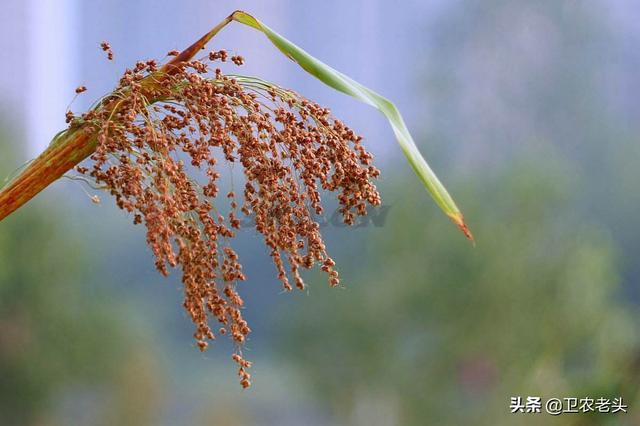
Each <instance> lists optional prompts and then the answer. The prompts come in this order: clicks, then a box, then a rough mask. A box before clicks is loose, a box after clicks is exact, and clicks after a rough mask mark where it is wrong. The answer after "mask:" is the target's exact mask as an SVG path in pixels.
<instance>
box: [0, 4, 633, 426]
mask: <svg viewBox="0 0 640 426" xmlns="http://www.w3.org/2000/svg"><path fill="white" fill-rule="evenodd" d="M44 3H47V2H42V3H40V2H35V4H34V2H24V3H22V2H17V1H9V2H7V3H6V4H5V5H3V6H2V7H3V8H5V10H4V12H5V13H4V14H3V16H4V17H3V18H2V19H4V20H5V21H6V22H5V23H6V25H5V26H4V27H3V28H4V30H3V31H5V33H4V34H3V35H4V36H5V37H4V41H3V44H2V45H1V46H0V47H2V49H0V50H2V51H3V57H2V59H3V63H5V64H6V63H8V61H10V60H12V59H11V58H12V52H13V53H15V54H18V53H20V52H24V50H20V49H22V48H24V49H27V50H28V49H34V47H33V46H34V44H33V43H32V42H30V41H28V40H31V38H33V37H34V36H33V34H32V32H33V31H35V30H33V25H35V24H34V22H38V19H43V18H42V17H40V18H38V16H39V15H38V13H39V12H38V8H39V7H40V6H42V5H43V4H44ZM54 3H55V2H54ZM151 3H153V5H154V7H153V8H152V9H148V8H145V5H146V6H149V5H151ZM184 3H185V4H184V5H182V6H180V7H178V6H176V5H175V4H174V2H169V1H159V2H151V1H143V2H140V3H139V4H138V3H137V5H136V6H131V7H129V6H128V3H126V2H122V1H111V2H109V1H96V2H91V3H90V4H85V3H83V2H79V1H73V0H65V1H62V2H59V3H57V4H54V5H53V6H48V7H53V8H54V9H55V10H58V12H59V13H61V14H63V15H64V16H67V15H68V16H67V17H69V16H71V17H74V18H73V19H72V20H71V22H73V23H74V25H72V26H70V27H68V28H66V30H65V31H67V32H68V34H67V36H68V37H69V40H72V41H73V43H75V44H74V46H75V47H77V48H78V51H79V52H83V53H82V54H69V55H70V56H69V57H68V59H69V61H71V62H70V64H71V65H69V67H70V68H69V69H70V70H72V71H73V72H74V74H73V75H74V76H76V77H77V81H76V80H73V79H72V80H73V81H70V82H68V84H71V86H70V87H69V88H68V90H67V92H65V93H66V94H72V93H73V87H75V86H77V85H79V84H81V83H84V84H87V86H89V88H90V93H92V94H91V95H88V96H87V97H86V98H85V99H84V100H80V101H79V103H75V104H74V107H73V108H74V109H76V110H81V109H82V108H83V107H86V104H87V103H89V102H90V100H92V99H89V98H92V97H94V98H95V97H97V96H98V95H100V94H101V92H100V90H102V91H106V90H108V89H109V87H111V86H112V84H113V83H114V82H115V81H116V79H117V77H118V75H119V72H120V71H121V70H122V69H123V68H124V67H126V66H127V65H129V64H130V63H131V62H133V61H135V60H136V59H138V58H139V57H143V56H145V55H146V56H151V55H156V56H162V54H163V53H164V52H166V51H167V50H169V49H172V48H180V47H183V45H185V44H186V43H188V41H190V40H192V39H194V38H195V37H197V36H198V35H199V34H200V33H201V32H204V31H205V30H206V29H208V28H207V27H208V26H211V25H212V24H213V23H215V22H217V21H218V20H219V19H220V18H221V17H222V16H224V15H226V14H227V13H228V12H230V11H231V10H233V9H234V8H237V7H242V8H244V9H246V10H248V11H252V12H255V14H256V15H257V16H258V17H260V18H263V20H264V21H266V22H267V23H268V24H269V25H271V26H272V27H274V28H275V29H277V30H279V31H281V32H282V33H284V34H285V35H286V36H288V37H290V38H291V39H292V40H294V41H297V42H299V43H300V44H301V45H302V46H303V47H305V48H306V49H308V50H309V51H310V52H312V53H314V54H317V55H318V56H319V57H320V58H322V59H323V60H326V61H327V62H329V63H331V64H335V65H336V67H337V68H338V69H341V70H343V71H345V72H346V73H347V74H349V75H352V76H353V77H355V78H356V79H358V80H361V81H362V82H363V83H365V84H367V85H370V86H371V87H373V88H376V89H380V91H381V92H382V93H384V94H386V95H388V96H389V97H390V98H392V99H393V100H395V101H397V103H398V105H399V107H400V109H401V110H402V111H403V112H405V113H406V116H407V121H408V123H409V127H410V128H411V129H412V131H413V132H414V135H415V136H416V139H417V140H418V141H419V145H420V147H421V149H422V151H423V153H425V155H426V156H427V158H428V159H429V160H430V162H431V164H432V165H433V166H434V168H435V169H436V171H437V172H438V173H439V175H440V176H441V177H442V179H443V180H444V181H445V183H446V184H447V186H448V187H449V189H450V191H451V192H452V193H453V194H454V196H455V198H456V199H457V200H458V202H459V204H460V206H461V207H462V209H463V211H464V212H465V215H466V218H467V220H468V222H469V225H470V226H471V228H472V230H473V231H474V233H475V235H476V239H477V246H476V247H472V246H470V244H469V243H468V242H467V241H465V240H464V238H463V237H462V236H461V235H459V233H458V232H457V231H456V230H455V228H454V227H453V226H452V225H451V224H450V223H449V222H448V220H447V219H446V218H445V217H443V215H442V214H441V213H439V212H438V211H437V208H436V207H435V205H434V204H433V202H432V201H431V200H430V199H429V197H428V195H427V194H426V193H425V191H424V189H423V188H422V187H421V185H420V183H419V182H418V180H417V179H416V178H415V177H414V175H413V172H412V171H411V170H410V168H409V167H408V166H407V165H406V163H405V162H404V159H403V158H402V157H401V155H399V154H398V151H399V150H398V149H396V147H395V142H394V141H393V136H392V133H391V131H390V130H389V129H387V128H386V125H385V122H384V119H383V118H382V117H379V116H378V114H377V113H375V112H374V111H369V110H368V109H367V107H366V106H363V105H359V104H357V103H356V102H355V101H352V100H350V99H345V98H344V97H341V96H340V95H337V94H334V93H331V92H330V91H329V90H328V89H326V88H324V87H322V86H321V85H320V84H319V83H316V82H314V81H313V80H312V79H310V78H308V77H306V76H304V75H302V74H301V72H300V71H298V70H297V69H296V68H295V67H294V66H293V65H291V64H289V63H288V62H287V61H286V60H285V59H283V58H281V57H280V56H279V55H278V53H277V52H275V51H273V50H272V49H271V47H270V46H269V45H268V44H266V42H264V40H262V39H260V38H259V37H258V36H257V35H256V34H252V33H248V32H247V31H248V30H244V31H239V30H236V29H232V30H230V32H229V34H227V35H221V38H220V42H219V44H218V45H214V46H215V47H218V48H222V47H225V48H229V49H231V50H237V51H239V52H241V53H243V54H245V56H246V57H247V60H248V62H249V65H248V68H247V70H245V72H246V73H249V74H258V75H264V74H266V75H264V76H265V77H270V78H271V79H273V80H275V81H279V82H281V83H282V84H284V85H288V86H291V87H294V88H296V89H297V90H298V91H300V92H301V93H303V94H305V95H307V96H309V97H312V98H314V99H318V100H319V101H321V102H322V103H323V104H325V105H327V106H329V107H331V108H333V110H334V112H335V113H336V115H338V116H340V117H342V118H344V119H345V121H347V122H348V123H351V124H353V126H354V127H355V128H356V129H357V130H358V131H359V132H360V133H361V134H364V136H365V141H366V142H367V143H368V146H369V147H370V148H371V149H372V150H373V151H374V153H375V154H376V155H377V158H378V165H379V166H380V168H381V169H382V172H383V177H382V180H381V182H380V185H379V186H380V190H381V194H382V196H383V201H384V204H385V206H386V207H385V209H386V210H385V212H384V213H380V212H378V213H377V214H374V216H375V218H376V220H375V221H373V220H372V221H369V222H368V223H367V224H366V226H364V225H361V226H358V227H355V228H354V229H347V228H344V227H341V226H335V225H331V224H329V225H327V226H325V227H324V234H325V237H326V239H327V245H328V247H329V249H330V251H331V252H332V254H333V257H334V258H335V259H336V261H337V263H338V266H339V268H340V271H341V276H342V277H343V284H344V287H342V288H337V289H332V288H328V286H327V285H326V282H325V279H324V277H323V276H321V275H320V274H315V273H311V274H308V275H307V277H308V282H309V284H310V286H309V287H310V288H309V290H308V291H306V292H294V293H291V294H282V293H281V291H280V287H279V283H278V281H277V279H276V274H275V271H274V268H273V266H272V265H271V264H270V262H269V258H268V253H267V251H266V249H265V247H264V245H263V243H262V242H261V239H260V238H258V237H257V236H256V234H255V233H254V232H253V231H251V230H250V229H245V230H243V231H242V232H241V235H240V238H239V252H240V255H241V260H242V262H243V264H244V266H245V271H246V275H247V276H248V281H247V282H246V283H243V284H242V285H241V286H240V292H241V294H242V295H243V296H244V297H245V299H246V302H247V303H246V306H247V309H246V317H247V319H248V321H249V323H250V325H251V326H252V329H253V330H254V331H253V333H252V334H251V336H250V340H249V341H248V343H247V345H246V349H245V355H246V356H247V358H249V359H250V360H252V361H254V368H252V375H253V378H254V384H253V387H252V388H250V389H249V390H246V391H242V390H241V388H240V386H239V385H238V383H237V380H236V377H235V367H234V365H233V363H232V362H231V360H230V354H231V351H230V348H231V345H230V344H229V343H228V342H223V341H218V342H216V344H215V345H213V347H211V348H210V349H209V350H208V351H207V352H206V353H205V354H200V352H199V351H198V350H197V348H196V347H195V345H194V344H193V340H192V337H191V334H192V328H191V324H190V322H189V320H188V318H187V317H186V315H185V314H184V313H183V311H182V307H181V290H180V285H179V276H178V274H175V273H174V274H173V275H172V276H171V278H170V279H163V278H161V277H160V276H159V275H157V274H156V273H155V271H154V268H153V262H152V260H151V254H150V252H149V250H148V249H147V247H146V245H145V241H144V240H145V237H144V230H143V229H141V228H139V227H133V226H131V225H130V219H129V218H127V217H126V216H125V215H124V214H123V213H122V212H120V211H118V210H117V209H115V208H114V206H113V205H112V202H111V200H110V199H109V198H108V196H107V195H106V194H101V198H102V203H101V204H100V205H94V204H92V203H91V202H90V200H89V198H88V196H87V195H86V194H85V192H84V191H85V190H88V191H89V193H90V194H94V193H95V191H93V190H91V189H90V188H87V187H85V188H84V189H83V187H82V185H80V184H79V183H77V182H73V181H71V180H65V179H63V180H61V181H59V182H57V183H55V184H54V185H53V186H52V187H51V188H49V189H47V190H46V191H45V192H44V193H43V194H41V195H40V196H38V197H37V198H36V199H35V200H33V201H32V202H30V203H29V205H28V206H26V207H25V208H22V209H21V210H19V211H18V212H16V213H15V214H14V215H12V216H11V217H9V218H7V219H6V220H5V221H3V222H1V223H0V425H34V426H35V425H71V424H73V425H112V424H118V425H301V424H304V425H354V426H355V425H357V426H359V425H425V424H427V425H431V424H433V425H467V424H469V425H521V424H522V425H547V424H550V425H636V424H640V414H639V413H640V411H639V410H638V407H640V394H639V389H638V380H639V379H640V340H639V338H638V336H639V333H638V330H639V326H640V324H639V316H638V303H639V302H640V287H639V286H638V282H639V280H640V264H639V263H638V262H637V255H638V253H640V225H639V224H638V220H637V214H638V211H640V192H639V191H638V190H637V188H636V186H637V183H638V182H640V167H639V165H640V145H639V144H638V137H639V136H640V124H639V123H640V120H638V118H640V101H639V99H640V97H639V96H638V89H639V88H640V86H639V85H638V80H637V69H638V68H637V67H638V65H640V51H638V49H637V45H638V42H639V41H640V25H639V24H638V22H640V5H638V4H636V3H634V2H629V1H622V0H620V1H618V0H616V1H611V2H605V1H585V2H578V1H565V0H560V1H557V0H543V1H536V2H528V1H520V0H518V1H501V0H486V1H472V0H468V1H456V2H443V1H418V0H413V1H408V2H406V4H403V6H402V7H399V6H398V5H397V4H393V2H383V1H381V0H380V1H377V0H376V1H356V2H353V3H349V4H343V3H342V2H338V1H337V0H332V1H329V2H326V3H327V4H324V3H325V2H323V4H320V3H318V4H305V5H302V4H301V3H298V2H293V1H285V0H279V1H275V2H274V3H273V4H272V5H265V4H262V3H261V2H255V1H249V0H247V1H242V2H239V4H238V2H229V1H221V2H219V3H217V4H216V5H213V6H212V5H208V4H207V2H203V1H192V2H184ZM23 5H26V6H24V7H23ZM34 8H35V9H34ZM207 8H208V9H207ZM203 9H206V11H207V13H206V14H205V13H201V14H198V13H197V12H198V11H202V10H203ZM34 10H36V11H35V12H34ZM169 14H173V15H174V17H175V18H176V19H175V22H177V23H176V24H175V28H172V27H170V26H166V25H165V26H162V31H144V30H141V29H140V27H142V28H158V25H157V23H158V22H159V21H160V22H162V21H161V20H162V19H163V18H164V19H166V16H169ZM203 15H206V16H203ZM34 16H35V18H34ZM178 18H179V19H178ZM34 19H35V21H34ZM69 19H71V18H69ZM9 21H11V22H9ZM153 25H155V26H153ZM11 31H14V33H12V32H11ZM174 33H175V35H173V34H174ZM11 34H14V35H15V34H20V35H21V36H22V37H23V38H18V39H17V40H19V42H17V43H14V42H13V40H16V39H11V38H10V37H9V38H7V36H8V35H11ZM36 35H37V34H36ZM30 37H31V38H30ZM52 37H53V36H52ZM56 37H58V36H56ZM172 37H174V38H172ZM103 39H108V40H110V41H112V44H113V45H114V50H115V52H116V56H117V57H118V54H119V52H120V53H121V56H120V58H121V59H120V61H121V62H119V63H118V64H117V65H112V64H106V65H105V64H104V62H103V61H102V60H101V52H99V51H98V49H97V44H98V43H99V42H100V41H101V40H103ZM25 40H26V41H25ZM39 43H43V45H42V46H41V45H40V44H39ZM46 43H47V41H46V40H44V39H41V38H37V41H36V44H35V46H38V47H37V48H35V50H40V48H42V49H43V50H46V46H47V45H46ZM25 46H26V47H25ZM29 46H31V47H29ZM338 46H339V47H340V48H337V47H338ZM51 48H52V49H54V51H55V46H52V47H51ZM11 49H13V50H11ZM19 50H20V52H18V51H19ZM85 51H86V53H84V52H85ZM263 51H264V52H267V53H263ZM252 53H253V54H254V55H253V56H252V55H251V54H252ZM17 57H20V58H22V59H19V60H17V61H16V62H14V63H15V64H16V65H15V67H17V68H20V67H23V69H25V70H29V69H30V67H31V65H32V62H33V61H35V62H36V63H37V62H38V59H37V58H36V59H33V58H32V57H31V56H29V55H26V57H27V59H24V57H23V56H20V55H19V54H18V55H17ZM254 57H255V58H256V59H252V58H254ZM29 58H31V59H29ZM21 61H22V62H21ZM29 61H32V62H29ZM252 62H253V64H252ZM51 66H52V67H54V68H55V66H57V65H55V64H53V63H52V64H51ZM114 67H115V68H114ZM252 67H253V68H252ZM56 69H58V71H60V69H59V67H58V68H56ZM63 70H64V69H63ZM39 72H40V73H41V74H42V73H43V70H40V71H39ZM0 73H1V74H2V79H0V83H2V87H3V88H6V90H4V93H5V95H4V98H3V96H2V95H0V103H1V105H2V107H1V108H0V129H1V135H0V176H2V177H4V176H9V175H10V174H11V173H13V172H14V171H15V169H16V168H17V167H18V166H19V165H20V164H23V163H24V162H25V161H27V160H28V159H29V158H30V157H33V154H34V152H35V151H37V149H39V147H41V146H42V145H43V143H44V145H46V143H47V141H44V142H43V141H42V140H37V138H35V139H34V136H33V135H38V134H40V133H42V132H45V131H49V130H48V128H44V127H46V125H52V124H51V123H46V122H45V119H44V118H43V120H42V122H41V121H39V119H38V118H37V117H36V118H35V119H34V118H33V110H34V109H37V110H38V111H40V110H39V109H38V108H40V109H42V108H49V109H50V110H53V111H54V112H55V113H56V114H58V115H59V117H58V118H60V119H61V120H62V122H64V109H63V110H57V109H59V108H58V107H56V106H55V105H53V104H52V105H49V106H47V105H48V104H47V102H49V100H50V99H49V98H46V99H43V100H42V104H40V103H38V102H36V101H37V99H38V96H37V95H38V93H40V92H38V90H46V88H45V89H38V87H39V86H38V85H37V84H35V83H34V82H33V81H34V79H38V78H39V76H41V74H37V73H36V74H34V73H33V72H26V71H25V73H24V75H22V74H20V73H16V72H15V70H11V69H9V68H7V67H5V68H4V70H3V71H0ZM52 73H54V71H52ZM44 74H46V72H45V73H44ZM41 77H42V80H37V81H38V84H50V85H55V84H58V83H56V80H53V79H52V78H49V77H46V76H44V75H42V76H41ZM21 79H22V80H21ZM60 81H62V80H60ZM64 81H65V82H67V80H64ZM20 82H22V83H21V84H22V85H23V86H24V87H27V88H30V89H28V90H26V92H25V93H26V94H25V95H24V96H22V97H21V96H19V93H20V92H19V90H18V89H16V88H15V87H14V86H15V85H18V86H19V85H20ZM60 84H61V83H60ZM65 84H67V83H65ZM91 90H93V91H91ZM16 93H18V95H16ZM29 93H35V95H34V96H33V97H30V96H31V95H29ZM65 96H66V97H65V98H64V99H62V100H56V99H54V100H51V102H54V101H56V102H62V103H63V104H66V103H68V102H69V100H70V99H71V98H72V96H71V95H68V96H67V95H65ZM83 102H84V103H83ZM17 106H19V107H17ZM62 108H64V106H63V107H62ZM43 111H45V110H43ZM45 112H46V111H45ZM43 117H44V116H43ZM42 123H44V124H42ZM55 123H56V122H54V123H53V124H55ZM38 126H40V127H42V128H40V127H38ZM43 129H44V130H43ZM45 133H46V132H45ZM513 396H522V397H525V398H526V396H540V397H543V398H545V399H546V398H551V397H559V398H563V397H579V398H580V397H592V398H599V397H606V398H616V397H623V398H624V401H625V404H627V405H628V406H629V409H628V411H629V412H628V413H627V414H620V413H618V414H587V415H583V414H563V415H560V416H555V417H554V416H550V415H547V414H544V413H541V414H511V413H510V409H509V403H510V398H511V397H513Z"/></svg>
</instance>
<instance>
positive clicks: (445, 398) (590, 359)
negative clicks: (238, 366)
mask: <svg viewBox="0 0 640 426" xmlns="http://www.w3.org/2000/svg"><path fill="white" fill-rule="evenodd" d="M543 158H547V159H548V158H549V157H548V156H538V159H539V160H542V159H543ZM546 169H547V170H550V169H551V168H550V167H549V161H548V160H547V162H546ZM536 170H537V167H536V165H535V162H534V161H532V162H531V163H524V164H520V165H519V166H517V167H515V168H513V169H512V170H509V171H507V172H504V173H497V175H496V179H491V180H488V179H485V180H482V181H479V182H478V183H477V184H475V185H472V186H471V185H470V186H468V188H467V189H468V190H467V191H466V194H465V191H458V192H459V193H461V194H462V195H463V197H464V195H469V194H473V197H471V196H467V197H466V198H465V199H466V200H469V201H468V202H467V203H466V204H465V209H466V210H467V211H468V212H469V215H470V217H472V218H473V222H472V226H473V227H474V228H475V229H477V230H479V232H478V236H477V239H478V246H477V247H476V248H475V249H474V250H470V249H469V248H468V247H466V245H465V242H464V241H461V240H460V239H455V238H451V235H450V232H448V230H447V229H446V228H444V227H441V226H435V225H434V223H435V218H431V217H426V218H425V217H424V216H423V215H422V214H417V213H416V212H418V211H422V210H421V209H416V208H414V207H415V206H414V202H415V201H413V199H414V197H412V195H411V192H412V191H413V188H411V189H406V188H405V189H403V188H401V187H396V188H395V189H396V195H395V197H394V200H395V202H394V204H393V208H392V210H391V214H390V215H389V218H388V221H387V223H386V227H385V229H384V233H382V234H381V235H380V236H379V238H375V239H373V240H372V241H371V242H370V244H369V246H368V250H366V251H365V252H363V253H360V254H359V256H357V257H354V259H353V260H354V261H353V262H352V266H351V267H350V268H349V269H348V270H347V271H345V273H344V275H346V276H356V277H358V278H357V280H355V281H354V282H353V283H351V284H350V285H348V287H347V288H346V290H345V291H335V290H330V289H328V290H322V289H321V288H322V287H321V286H318V287H319V288H313V289H312V297H309V298H305V299H304V300H301V301H299V302H300V306H299V307H300V313H299V314H298V315H296V318H297V319H296V321H287V320H286V319H285V320H284V321H283V323H285V324H288V327H289V328H290V330H291V335H290V337H289V339H288V340H286V341H285V342H284V343H283V348H284V354H289V355H288V356H289V359H290V360H291V361H292V362H296V363H297V364H298V366H299V367H300V370H301V371H303V372H304V373H303V374H305V375H307V376H308V377H309V380H308V382H309V383H310V385H311V386H312V388H314V389H315V390H316V392H317V393H316V395H317V397H318V398H320V399H321V400H322V401H324V402H325V403H326V404H329V405H330V407H331V409H332V411H335V412H336V413H339V418H338V423H340V424H358V425H359V424H363V425H364V424H385V425H388V424H401V425H409V424H415V425H421V424H438V425H460V424H474V425H497V424H504V425H513V424H519V423H518V422H519V421H522V420H525V419H526V420H527V421H529V422H533V423H525V424H550V423H549V422H557V424H582V425H584V424H604V423H602V422H603V421H604V420H605V419H604V418H603V417H602V416H601V417H595V416H591V417H589V416H587V417H584V416H581V417H579V418H577V417H571V416H567V415H565V416H560V417H559V418H558V419H554V418H553V417H551V416H548V415H544V414H543V415H541V416H545V417H544V418H541V417H538V418H536V417H533V418H532V417H531V415H529V416H528V417H527V416H525V415H522V417H518V416H516V415H511V414H509V398H510V396H517V395H521V396H524V397H526V396H529V395H530V396H536V395H537V396H542V397H546V398H549V397H554V396H556V397H560V398H562V397H567V396H594V397H598V396H605V397H616V396H619V395H623V396H624V397H625V398H626V400H627V402H628V403H629V404H630V406H631V407H633V406H635V405H636V393H637V392H636V383H635V378H636V377H637V376H638V373H639V371H638V366H637V363H636V362H637V357H638V354H639V352H638V338H637V333H636V330H637V326H638V322H637V321H636V318H635V317H633V316H632V314H631V313H630V311H629V310H627V309H626V308H625V307H624V305H623V304H621V303H620V300H619V299H618V298H619V297H620V291H619V290H620V286H619V277H618V276H617V273H616V268H615V256H614V253H613V251H612V248H611V245H610V241H609V239H608V238H607V236H606V234H605V233H604V232H602V231H598V230H597V228H594V227H592V226H588V225H587V224H584V223H581V222H580V221H579V219H577V217H576V215H574V214H573V212H572V210H571V202H570V200H571V198H572V197H571V190H572V189H575V188H571V186H570V184H569V183H568V182H563V179H562V177H561V176H562V175H561V174H560V173H548V174H547V175H546V176H543V175H541V174H540V173H539V172H537V171H536ZM557 170H560V169H559V168H558V169H557ZM496 188H500V190H496ZM387 193H389V189H387ZM487 206H491V208H490V209H489V208H487ZM287 317H290V314H287ZM631 416H633V414H632V415H631ZM631 416H630V417H631ZM633 417H634V418H635V419H637V417H636V416H633ZM380 419H386V420H384V421H381V420H380ZM426 419H428V422H426ZM612 420H615V421H616V422H614V423H612V424H633V422H632V421H631V420H630V419H629V418H626V420H629V423H617V420H619V418H617V419H612ZM590 421H592V423H589V422H590ZM425 422H426V423H425ZM535 422H539V423H535ZM554 424H555V423H554Z"/></svg>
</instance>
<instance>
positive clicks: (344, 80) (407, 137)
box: [230, 11, 473, 240]
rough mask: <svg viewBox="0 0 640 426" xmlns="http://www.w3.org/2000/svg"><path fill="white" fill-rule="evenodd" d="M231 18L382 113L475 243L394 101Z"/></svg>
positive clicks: (253, 22) (251, 21)
mask: <svg viewBox="0 0 640 426" xmlns="http://www.w3.org/2000/svg"><path fill="white" fill-rule="evenodd" d="M230 18H231V19H232V20H234V21H236V22H239V23H242V24H245V25H248V26H250V27H252V28H254V29H256V30H258V31H261V32H262V33H264V35H266V36H267V38H268V39H269V40H270V41H271V42H272V43H273V44H274V45H275V46H276V47H277V48H278V49H279V50H280V51H281V52H282V53H284V54H285V55H286V56H287V57H289V58H290V59H291V60H293V61H294V62H296V63H297V64H298V65H300V67H302V68H303V69H304V70H305V71H307V72H308V73H309V74H311V75H312V76H314V77H316V78H317V79H319V80H320V81H322V82H323V83H325V84H327V85H328V86H330V87H333V88H334V89H336V90H338V91H340V92H343V93H346V94H347V95H350V96H353V97H354V98H356V99H358V100H360V101H362V102H365V103H367V104H369V105H371V106H373V107H375V108H377V109H378V110H380V112H382V113H383V114H384V115H385V116H386V117H387V119H388V120H389V123H390V124H391V128H392V129H393V133H394V134H395V136H396V139H397V141H398V143H399V144H400V147H401V148H402V151H403V152H404V154H405V156H406V157H407V160H408V161H409V164H411V167H413V170H414V171H415V172H416V174H417V175H418V177H419V178H420V180H421V181H422V183H423V184H424V186H425V187H426V188H427V189H428V191H429V192H430V194H431V196H432V197H433V199H434V200H435V202H436V203H437V204H438V206H439V207H440V208H441V209H442V210H443V211H444V212H445V213H446V214H447V216H449V218H450V219H451V220H452V221H453V222H454V223H455V224H456V225H458V227H459V228H460V230H462V232H464V234H465V235H466V236H467V238H469V239H470V240H473V236H472V234H471V232H470V230H469V228H468V227H467V225H466V224H465V222H464V217H463V215H462V212H460V210H459V209H458V206H456V203H455V202H454V201H453V198H451V196H450V195H449V193H448V192H447V190H446V189H445V187H444V185H443V184H442V183H441V182H440V180H439V179H438V177H437V176H436V174H435V173H434V172H433V170H431V167H429V164H427V162H426V160H425V159H424V157H423V156H422V155H421V154H420V151H419V150H418V147H417V146H416V144H415V142H414V141H413V138H412V137H411V134H410V133H409V130H408V129H407V126H406V125H405V123H404V120H403V119H402V116H401V115H400V112H399V111H398V109H397V108H396V106H395V105H394V104H393V103H391V101H389V100H388V99H386V98H384V97H383V96H380V95H379V94H377V93H375V92H374V91H373V90H371V89H369V88H367V87H365V86H363V85H362V84H360V83H358V82H356V81H354V80H352V79H351V78H349V77H348V76H346V75H344V74H342V73H341V72H339V71H337V70H335V69H333V68H332V67H330V66H329V65H326V64H324V63H323V62H321V61H319V60H318V59H316V58H314V57H313V56H311V55H310V54H308V53H307V52H305V51H304V50H302V49H301V48H300V47H298V46H296V45H295V44H293V43H292V42H290V41H289V40H287V39H285V38H284V37H282V36H281V35H280V34H278V33H276V32H275V31H273V30H272V29H271V28H269V27H268V26H266V25H265V24H263V23H262V22H260V21H259V20H258V19H256V18H254V17H253V16H251V15H249V14H248V13H246V12H242V11H236V12H234V13H233V14H232V15H231V16H230Z"/></svg>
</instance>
